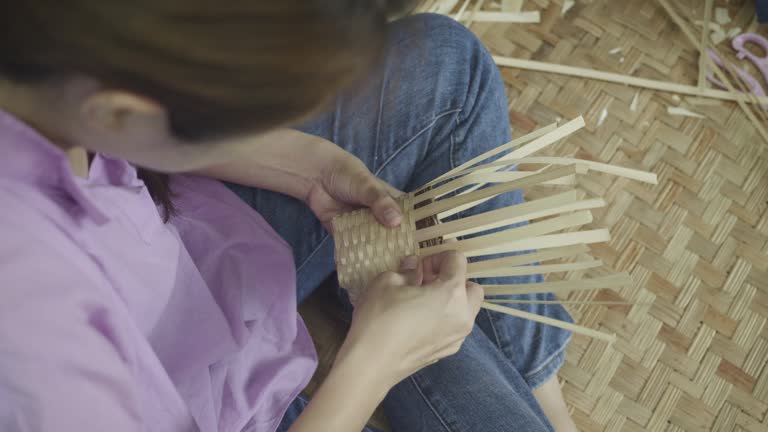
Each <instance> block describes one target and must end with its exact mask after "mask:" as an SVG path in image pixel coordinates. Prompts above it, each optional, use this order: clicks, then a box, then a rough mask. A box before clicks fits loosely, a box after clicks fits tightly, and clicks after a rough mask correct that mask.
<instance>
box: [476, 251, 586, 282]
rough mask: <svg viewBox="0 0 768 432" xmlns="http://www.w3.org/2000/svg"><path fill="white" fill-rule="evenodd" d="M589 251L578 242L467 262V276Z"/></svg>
mask: <svg viewBox="0 0 768 432" xmlns="http://www.w3.org/2000/svg"><path fill="white" fill-rule="evenodd" d="M587 252H589V248H588V247H587V246H586V245H584V244H576V245H573V246H565V247H561V248H554V249H545V250H543V251H537V252H531V253H527V254H522V255H514V256H509V257H503V258H494V259H489V260H483V261H475V262H471V263H469V264H467V277H468V278H473V277H475V275H476V274H478V273H480V272H482V271H485V270H489V269H494V268H498V267H500V266H520V265H526V264H533V263H539V262H544V261H550V260H555V259H561V258H569V257H572V256H576V255H579V254H583V253H587Z"/></svg>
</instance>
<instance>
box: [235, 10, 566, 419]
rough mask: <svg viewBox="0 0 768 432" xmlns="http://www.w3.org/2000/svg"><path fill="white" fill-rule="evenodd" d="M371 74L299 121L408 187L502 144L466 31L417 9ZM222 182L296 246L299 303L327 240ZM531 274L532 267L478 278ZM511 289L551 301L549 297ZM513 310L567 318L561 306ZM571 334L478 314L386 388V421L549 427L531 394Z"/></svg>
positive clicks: (270, 198) (503, 129) (323, 274)
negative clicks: (448, 350)
mask: <svg viewBox="0 0 768 432" xmlns="http://www.w3.org/2000/svg"><path fill="white" fill-rule="evenodd" d="M378 70H379V72H377V73H376V75H375V76H373V77H369V79H367V80H366V82H365V83H362V84H360V85H359V86H358V88H355V89H352V90H350V91H349V92H346V93H345V94H344V95H343V96H341V97H339V98H338V100H337V101H336V102H335V105H334V106H333V107H331V109H330V110H328V111H327V112H325V113H322V114H319V115H317V116H316V117H315V118H314V119H312V120H310V121H309V122H308V123H306V124H304V125H302V126H301V127H300V129H301V130H303V131H305V132H308V133H311V134H315V135H318V136H321V137H324V138H326V139H328V140H330V141H332V142H334V143H336V144H337V145H339V146H341V147H342V148H344V149H345V150H347V151H349V152H351V153H353V154H354V155H356V156H357V157H359V158H360V159H361V160H362V161H363V162H365V163H366V165H367V166H368V168H370V170H371V171H372V172H373V173H374V174H376V175H377V176H379V177H380V178H382V179H384V180H385V181H387V182H389V183H390V184H392V185H393V186H395V187H397V188H398V189H401V190H405V191H409V190H413V189H415V188H417V187H419V186H421V185H422V184H424V183H426V182H427V181H429V180H431V179H433V178H434V177H437V176H438V175H439V174H442V173H443V172H445V171H448V170H449V169H451V168H453V167H455V166H457V165H458V164H461V163H462V162H464V161H466V160H468V159H470V158H472V157H474V156H476V155H478V154H480V153H483V152H485V151H487V150H489V149H491V148H493V147H496V146H498V145H500V144H503V143H505V142H507V141H509V139H510V127H509V117H508V111H507V98H506V95H505V92H504V85H503V82H502V80H501V77H500V75H499V72H498V70H497V68H496V65H495V64H494V62H493V60H492V59H491V57H490V56H489V55H488V52H487V51H486V50H485V48H484V47H483V46H482V44H481V43H480V42H479V41H478V40H477V39H476V38H475V36H474V35H473V34H472V33H470V32H469V31H467V30H466V29H465V28H464V27H463V26H462V25H460V24H458V23H456V22H454V21H453V20H451V19H449V18H446V17H443V16H439V15H417V16H413V17H408V18H405V19H402V20H399V21H397V22H395V23H393V24H392V26H391V33H390V36H389V44H388V51H387V53H386V58H385V60H384V62H383V64H382V65H381V67H380V68H379V69H378ZM307 73H311V70H308V71H307ZM297 157H299V156H298V155H297ZM230 187H232V189H233V190H234V191H235V192H236V193H237V194H238V195H240V196H241V197H242V198H243V199H244V200H245V201H246V202H248V203H249V204H250V205H251V206H252V207H254V208H255V209H256V210H258V211H259V212H260V213H261V215H262V216H263V217H264V218H265V219H266V220H267V221H268V222H269V223H270V224H271V225H272V226H273V227H274V228H275V230H276V231H277V232H278V233H279V234H280V235H281V236H282V237H283V238H285V239H286V241H288V242H289V243H290V244H291V245H292V246H293V249H294V255H295V258H296V265H297V272H298V278H297V281H298V287H297V290H298V300H299V301H302V300H303V299H305V298H306V297H307V296H308V295H309V294H310V293H311V292H312V291H313V290H314V289H315V288H317V287H318V286H319V285H320V283H321V282H322V281H324V280H325V279H326V278H328V277H329V276H331V275H332V274H333V271H334V267H335V266H334V258H333V238H332V237H330V236H329V234H328V233H327V232H326V231H325V230H324V229H323V227H322V226H321V225H320V223H319V222H318V221H317V219H316V218H315V217H314V215H313V214H312V212H311V211H310V210H309V209H308V208H307V207H306V206H305V205H304V204H303V203H301V202H299V201H297V200H294V199H292V198H289V197H286V196H284V195H280V194H277V193H274V192H270V191H265V190H259V189H253V188H246V187H242V186H235V185H230ZM522 200H523V195H522V192H521V191H515V192H511V193H507V194H505V195H502V196H499V197H497V198H495V199H493V200H490V201H488V202H486V203H484V204H482V205H480V206H477V207H475V208H472V209H469V210H466V211H465V213H464V214H461V215H460V216H461V217H464V216H467V215H471V214H475V213H478V212H483V211H488V210H491V209H494V208H498V207H499V206H506V205H511V204H516V203H519V202H521V201H522ZM540 281H541V276H540V275H536V276H525V277H508V278H494V279H491V280H485V281H481V282H482V283H532V282H540ZM339 294H340V295H339V298H340V300H341V301H342V303H343V304H344V305H345V307H346V308H347V310H348V311H350V310H351V305H349V302H348V299H347V298H346V294H345V293H344V291H343V290H339ZM518 297H522V298H524V299H541V300H551V299H553V298H554V297H553V296H552V295H551V294H536V295H525V296H518ZM514 307H517V308H519V309H522V310H526V311H529V312H534V313H537V314H540V315H547V316H550V317H554V318H558V319H561V320H570V316H569V315H568V313H567V312H566V311H565V309H564V308H563V307H562V306H560V305H552V304H516V305H514ZM569 338H570V333H569V332H567V331H565V330H561V329H558V328H554V327H550V326H546V325H541V324H537V323H534V322H531V321H527V320H522V319H519V318H514V317H510V316H508V315H503V314H499V313H496V312H491V311H488V310H482V311H481V312H480V314H479V315H478V316H477V320H476V325H475V328H474V330H473V331H472V333H471V334H470V335H469V337H467V339H466V341H465V343H464V345H463V346H462V348H461V350H460V351H459V352H458V353H457V354H455V355H453V356H450V357H447V358H445V359H443V360H441V361H439V362H437V363H435V364H433V365H431V366H428V367H426V368H424V369H422V370H420V371H418V372H416V373H415V374H413V375H412V376H410V377H408V378H407V379H405V380H403V381H402V382H400V383H399V384H397V385H396V386H395V387H394V388H392V390H391V391H390V392H389V394H388V395H387V397H386V398H385V400H384V408H385V412H386V414H387V416H388V418H389V421H390V423H391V425H392V428H393V429H394V430H395V431H478V430H482V431H511V430H515V431H539V430H552V427H551V426H550V424H549V422H548V421H547V419H546V417H545V416H544V414H543V412H542V411H541V408H540V407H539V405H538V404H537V402H536V400H535V399H534V397H533V396H532V393H531V391H532V389H535V388H536V387H538V386H539V385H541V384H543V383H544V382H545V381H547V380H549V379H550V378H551V377H552V376H553V375H554V374H555V373H556V372H557V370H558V369H559V368H560V366H561V365H562V362H563V360H564V355H565V347H566V345H567V343H568V340H569ZM305 405H306V400H305V399H303V398H299V399H297V400H296V401H295V402H294V404H293V405H292V406H291V407H290V408H289V410H288V412H287V413H286V415H285V417H284V419H283V423H282V424H281V426H280V428H279V429H278V430H280V431H283V430H287V429H288V427H289V426H290V424H291V423H292V422H293V421H294V420H295V418H296V417H297V416H298V415H299V413H300V412H301V409H302V408H303V407H304V406H305Z"/></svg>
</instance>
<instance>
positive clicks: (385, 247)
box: [332, 194, 419, 303]
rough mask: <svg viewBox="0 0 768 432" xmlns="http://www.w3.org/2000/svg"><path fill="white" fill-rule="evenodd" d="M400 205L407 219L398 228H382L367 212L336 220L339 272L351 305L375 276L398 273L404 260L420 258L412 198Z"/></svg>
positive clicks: (351, 214) (406, 196)
mask: <svg viewBox="0 0 768 432" xmlns="http://www.w3.org/2000/svg"><path fill="white" fill-rule="evenodd" d="M397 201H398V204H399V205H400V208H402V209H404V218H403V222H402V223H401V224H400V226H398V227H396V228H388V227H385V226H383V225H381V224H380V223H378V222H377V221H376V219H375V218H374V217H373V215H372V214H371V212H370V211H369V210H367V209H360V210H355V211H352V212H349V213H346V214H344V215H342V216H339V217H336V218H334V219H333V222H332V223H333V232H334V238H335V243H336V271H337V273H338V275H339V284H340V285H341V286H342V287H344V288H346V289H347V292H348V293H349V298H350V300H351V301H352V303H355V302H356V301H357V299H358V297H359V296H360V294H361V293H362V291H363V289H364V288H365V287H366V286H367V285H368V283H370V281H372V280H373V279H374V278H375V277H376V276H378V275H379V274H381V273H384V272H386V271H390V270H396V269H397V268H398V266H399V265H400V262H401V261H402V259H403V258H404V257H406V256H409V255H418V252H419V247H418V244H417V243H416V240H415V233H416V221H415V219H414V215H413V197H412V196H411V195H410V194H405V195H403V196H402V197H400V198H398V200H397Z"/></svg>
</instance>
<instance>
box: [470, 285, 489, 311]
mask: <svg viewBox="0 0 768 432" xmlns="http://www.w3.org/2000/svg"><path fill="white" fill-rule="evenodd" d="M483 298H485V290H484V289H483V287H482V286H481V285H479V284H476V283H475V282H472V281H467V305H468V306H469V313H470V315H471V316H472V317H475V316H477V313H478V312H480V306H481V305H482V303H483Z"/></svg>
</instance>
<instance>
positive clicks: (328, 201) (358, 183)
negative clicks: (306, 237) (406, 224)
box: [305, 147, 402, 231]
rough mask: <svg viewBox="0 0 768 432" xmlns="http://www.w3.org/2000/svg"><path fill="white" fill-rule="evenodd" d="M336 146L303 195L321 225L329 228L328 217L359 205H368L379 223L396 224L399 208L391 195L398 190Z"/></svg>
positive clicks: (400, 214)
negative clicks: (335, 150) (331, 156)
mask: <svg viewBox="0 0 768 432" xmlns="http://www.w3.org/2000/svg"><path fill="white" fill-rule="evenodd" d="M337 148H338V147H337ZM338 150H339V151H338V152H334V153H335V155H334V156H335V157H334V158H333V159H331V160H330V161H329V163H328V164H327V165H326V166H324V167H322V170H321V172H320V175H319V176H318V177H316V178H315V179H314V181H313V182H312V186H311V188H310V189H309V192H308V193H307V197H306V199H305V202H306V203H307V205H308V206H309V208H310V209H312V211H313V212H314V213H315V215H316V216H317V218H318V219H319V220H320V222H322V224H323V226H325V228H326V229H327V230H328V231H331V220H332V219H333V218H334V217H335V216H337V215H339V214H341V213H343V212H346V211H349V210H352V209H355V208H360V207H368V208H370V209H371V211H372V212H373V214H374V216H375V217H376V219H377V220H378V221H379V222H380V223H381V224H383V225H386V226H397V225H399V224H400V221H401V220H402V210H401V209H400V207H399V206H398V205H397V202H395V200H394V199H393V197H396V196H399V195H401V194H402V192H400V191H399V190H397V189H395V188H393V187H392V186H390V185H389V184H387V183H386V182H384V181H382V180H380V179H378V178H377V177H376V176H374V175H373V174H372V173H371V172H370V171H369V170H368V168H367V167H366V166H365V164H363V163H362V162H361V161H360V160H359V159H357V158H356V157H354V156H353V155H351V154H350V153H347V152H345V151H343V150H341V149H340V148H338Z"/></svg>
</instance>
